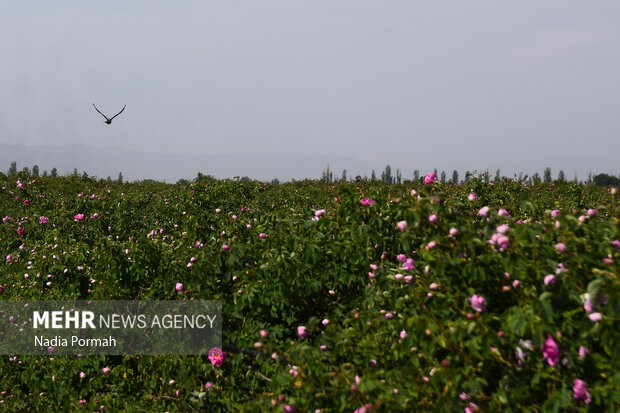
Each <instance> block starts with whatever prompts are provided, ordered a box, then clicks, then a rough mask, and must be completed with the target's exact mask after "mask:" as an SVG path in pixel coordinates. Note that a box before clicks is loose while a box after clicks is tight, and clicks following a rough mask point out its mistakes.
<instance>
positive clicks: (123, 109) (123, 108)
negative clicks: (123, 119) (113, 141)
mask: <svg viewBox="0 0 620 413" xmlns="http://www.w3.org/2000/svg"><path fill="white" fill-rule="evenodd" d="M126 107H127V105H125V106H123V109H121V111H120V112H118V113H117V114H116V115H114V116H112V117H111V118H110V120H112V119H114V118H115V117H117V116H118V115H120V114H121V113H123V111H124V110H125V108H126Z"/></svg>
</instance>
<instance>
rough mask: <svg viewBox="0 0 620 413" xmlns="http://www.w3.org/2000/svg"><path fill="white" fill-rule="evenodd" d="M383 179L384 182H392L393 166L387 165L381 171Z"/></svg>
mask: <svg viewBox="0 0 620 413" xmlns="http://www.w3.org/2000/svg"><path fill="white" fill-rule="evenodd" d="M381 180H382V181H383V182H387V183H388V184H391V183H392V181H393V178H392V167H391V166H390V165H387V166H386V167H385V170H384V171H383V172H382V173H381Z"/></svg>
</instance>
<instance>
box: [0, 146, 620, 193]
mask: <svg viewBox="0 0 620 413" xmlns="http://www.w3.org/2000/svg"><path fill="white" fill-rule="evenodd" d="M13 161H15V162H17V168H18V169H19V170H21V169H22V168H23V167H25V166H27V167H29V168H32V166H33V165H38V166H39V170H40V172H41V173H43V171H44V170H47V171H48V173H49V172H50V171H51V170H52V168H56V169H57V170H58V174H60V175H66V174H70V173H71V172H73V170H74V169H77V170H78V173H80V174H81V173H82V172H86V173H87V174H88V175H89V176H95V177H98V178H107V177H108V176H110V177H112V178H113V179H116V178H117V177H118V174H119V172H122V174H123V178H124V179H125V180H131V181H134V180H142V179H154V180H160V181H166V182H172V183H174V182H176V181H178V180H179V179H193V178H194V177H196V175H197V174H198V172H201V173H202V174H204V175H213V176H214V177H216V178H234V177H236V176H238V177H244V176H247V177H249V178H251V179H258V180H262V181H271V180H272V179H274V178H277V179H279V180H280V181H282V182H284V181H289V180H291V179H297V180H300V179H306V178H308V179H319V178H320V177H321V175H322V173H323V171H324V170H325V168H326V167H327V166H328V165H329V167H330V169H331V171H332V172H333V176H334V178H335V179H337V178H340V177H341V175H342V171H343V170H344V169H346V171H347V176H348V177H355V176H357V175H359V176H361V177H365V176H366V177H368V178H370V176H371V174H372V171H373V170H374V171H375V174H376V176H377V178H380V177H381V173H382V172H383V170H384V168H385V166H386V165H385V164H383V165H380V164H368V163H364V162H361V161H358V160H356V159H352V158H346V157H338V156H329V155H325V156H314V155H313V156H261V155H257V156H251V157H243V156H233V155H200V154H196V155H176V154H164V153H157V152H147V151H144V152H143V151H136V150H128V149H123V148H118V147H92V146H86V145H78V144H71V145H49V146H48V145H37V146H27V145H20V144H12V143H0V171H2V172H6V171H7V170H8V169H9V167H10V165H11V162H13ZM423 163H424V164H426V165H432V164H433V160H432V159H431V157H430V156H428V157H425V158H424V159H423ZM547 166H549V167H551V169H552V176H553V178H556V177H557V174H558V172H559V171H560V170H563V171H564V174H565V177H566V179H567V180H572V179H573V178H574V176H575V174H576V175H577V176H578V178H579V179H581V180H584V179H586V178H587V176H588V173H590V172H592V173H593V174H594V175H595V174H598V173H607V174H610V175H614V176H618V173H619V172H620V161H616V160H610V159H596V158H570V159H569V158H547V159H537V160H517V159H515V160H510V161H507V162H506V161H505V162H502V163H501V164H499V165H498V164H495V165H491V164H490V165H488V166H485V165H483V166H482V167H480V166H472V165H469V164H467V163H466V162H465V161H462V162H456V163H454V164H450V165H446V166H445V167H444V168H445V169H444V170H445V172H446V175H447V179H451V177H452V170H453V169H456V170H457V171H458V173H459V177H460V179H463V178H464V177H465V171H466V170H470V171H474V170H477V171H478V172H481V171H487V170H488V171H489V174H490V175H491V176H493V175H495V171H496V170H497V168H500V167H501V175H503V176H512V175H513V173H515V172H516V173H517V174H518V173H519V172H523V173H524V174H530V175H531V174H533V173H534V172H538V174H539V175H540V176H542V175H543V171H544V169H545V168H546V167H547ZM397 168H399V165H394V164H392V176H395V175H396V170H397ZM414 168H418V169H419V170H420V175H424V174H425V173H428V172H430V171H431V170H432V167H428V166H426V169H424V168H425V166H424V165H422V164H420V165H418V164H414V165H406V166H405V167H404V168H401V172H402V176H403V179H411V178H412V177H413V169H414ZM437 170H438V172H439V173H441V171H442V168H441V167H439V166H438V167H437Z"/></svg>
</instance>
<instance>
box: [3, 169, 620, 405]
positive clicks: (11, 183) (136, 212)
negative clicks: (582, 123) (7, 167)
mask: <svg viewBox="0 0 620 413" xmlns="http://www.w3.org/2000/svg"><path fill="white" fill-rule="evenodd" d="M0 188H1V190H0V219H1V220H2V221H1V222H0V258H1V260H2V261H0V269H1V270H0V299H1V300H85V299H88V300H134V299H135V300H199V299H200V300H222V302H223V310H222V313H223V317H224V324H223V346H222V347H223V349H222V352H221V353H220V352H217V349H216V353H217V354H215V353H214V354H212V355H211V356H122V355H119V356H83V357H80V356H54V355H53V354H50V355H47V356H22V355H2V356H0V377H2V379H1V380H0V410H2V409H5V410H6V411H46V410H49V411H85V412H86V411H87V412H93V411H98V412H106V411H134V412H137V411H158V412H165V411H169V412H176V411H221V412H233V411H248V412H257V411H276V412H282V411H284V412H293V411H296V412H319V411H320V412H356V413H362V412H374V411H376V412H397V411H408V412H412V411H438V412H455V411H461V412H475V411H480V412H490V411H506V412H511V411H514V412H518V411H527V412H556V411H567V412H576V411H608V412H613V411H615V409H616V407H617V406H619V405H620V362H619V358H618V355H619V354H620V325H619V323H618V321H619V319H620V282H619V280H618V262H619V260H620V241H619V239H620V221H619V218H620V209H619V207H618V195H617V194H616V190H615V189H614V188H610V187H599V186H595V185H583V184H576V183H567V182H555V183H537V184H535V185H528V184H525V183H524V182H520V181H517V180H510V179H506V178H505V179H504V180H503V181H501V182H495V183H492V182H485V181H484V180H483V179H479V178H474V179H471V180H469V181H468V182H466V183H461V184H458V185H453V184H451V183H445V182H440V181H438V180H436V179H435V177H434V176H433V175H432V174H429V175H427V176H426V177H424V178H422V179H420V181H419V182H408V181H406V182H405V183H401V184H392V185H389V184H385V183H381V182H367V181H360V182H355V183H354V182H334V183H325V182H318V181H301V182H292V183H285V184H280V185H275V184H265V183H262V182H255V181H250V182H240V181H238V180H237V181H235V180H213V179H203V180H201V181H200V182H199V181H195V182H193V183H187V184H177V185H170V184H165V183H157V182H152V181H143V182H137V183H125V184H121V183H115V182H106V181H102V180H97V179H93V178H89V177H87V176H83V177H78V176H72V177H33V176H29V175H26V174H24V173H23V172H22V173H18V174H17V175H16V176H11V177H8V176H0Z"/></svg>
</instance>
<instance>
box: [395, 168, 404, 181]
mask: <svg viewBox="0 0 620 413" xmlns="http://www.w3.org/2000/svg"><path fill="white" fill-rule="evenodd" d="M402 180H403V175H402V174H401V173H400V169H397V170H396V183H401V182H402Z"/></svg>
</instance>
